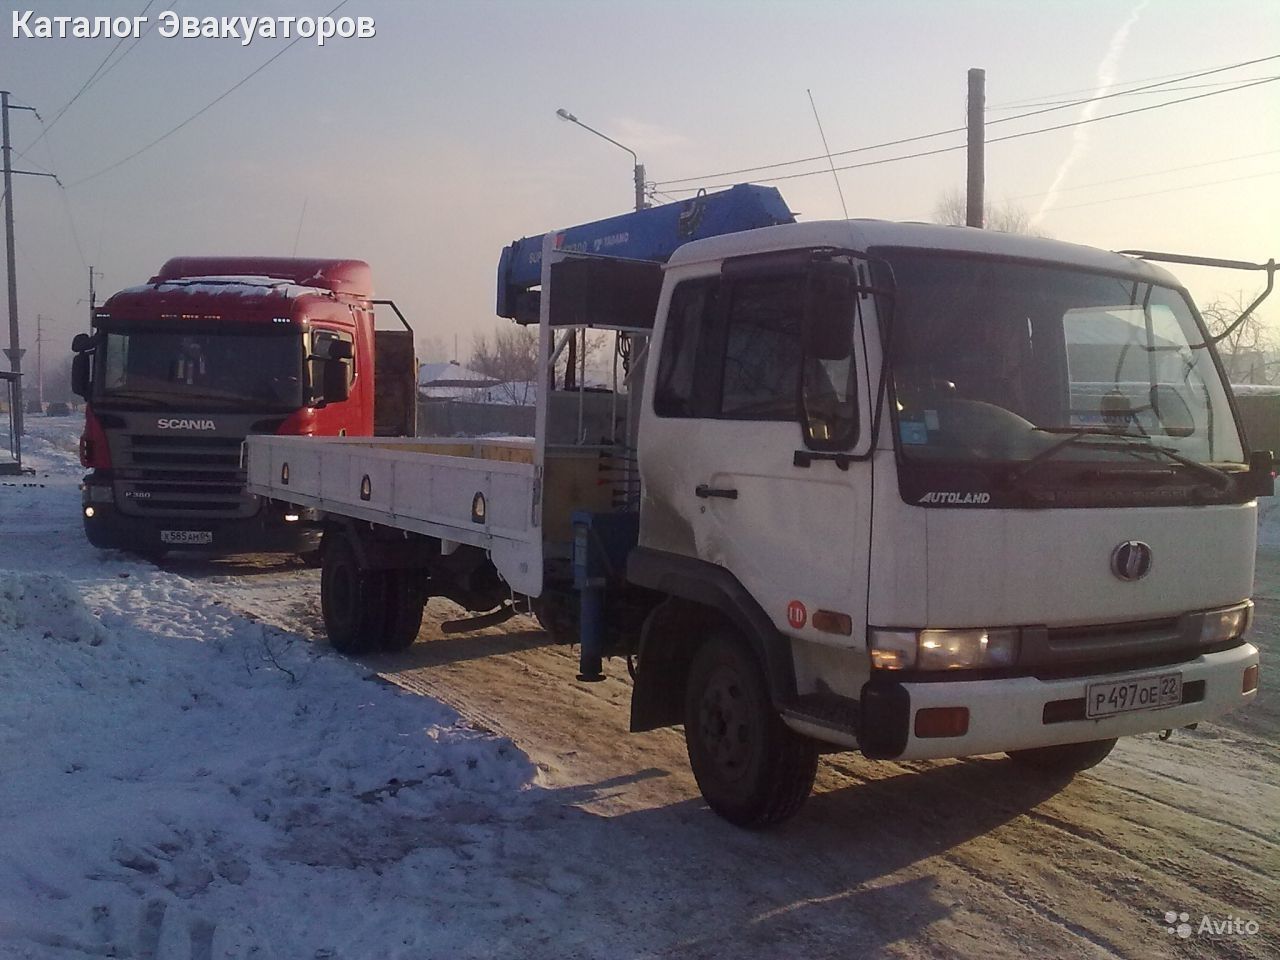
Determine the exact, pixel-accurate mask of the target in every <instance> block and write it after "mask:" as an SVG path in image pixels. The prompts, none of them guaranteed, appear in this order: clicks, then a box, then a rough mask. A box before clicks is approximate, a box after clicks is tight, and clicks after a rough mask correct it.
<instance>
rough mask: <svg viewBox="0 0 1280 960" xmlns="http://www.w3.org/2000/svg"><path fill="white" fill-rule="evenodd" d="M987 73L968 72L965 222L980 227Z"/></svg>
mask: <svg viewBox="0 0 1280 960" xmlns="http://www.w3.org/2000/svg"><path fill="white" fill-rule="evenodd" d="M986 85H987V72H986V71H985V70H980V69H978V68H977V67H974V68H972V69H971V70H970V71H969V186H968V190H967V191H966V193H965V196H966V202H965V221H964V222H965V223H966V224H968V225H969V226H971V227H981V226H983V225H984V224H983V209H982V208H983V203H984V197H983V191H984V189H985V186H986V157H985V154H984V148H985V146H986V143H985V140H986V129H985V127H984V124H983V120H984V116H985V114H986V108H987V92H986Z"/></svg>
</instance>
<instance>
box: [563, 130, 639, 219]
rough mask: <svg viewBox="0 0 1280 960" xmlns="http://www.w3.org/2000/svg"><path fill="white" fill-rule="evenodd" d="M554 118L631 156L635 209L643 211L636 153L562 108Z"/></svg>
mask: <svg viewBox="0 0 1280 960" xmlns="http://www.w3.org/2000/svg"><path fill="white" fill-rule="evenodd" d="M556 116H557V117H559V118H560V119H561V120H568V121H569V122H570V123H576V124H577V125H578V126H580V127H581V128H582V129H583V130H589V131H590V132H591V133H594V134H595V135H596V136H597V137H600V138H601V139H602V140H608V141H609V142H610V143H612V144H613V145H614V146H615V147H622V149H623V150H625V151H627V153H629V154H631V162H632V163H633V164H634V165H635V178H636V209H637V210H643V209H644V207H645V203H644V164H643V163H641V162H640V159H639V158H638V157H637V156H636V152H635V151H634V150H632V149H631V148H630V147H625V146H623V145H622V144H620V143H619V142H618V141H617V140H615V139H613V137H608V136H605V135H604V134H603V133H601V132H600V131H599V130H596V129H595V128H594V127H588V126H587V125H586V124H585V123H583V122H582V121H581V120H579V119H578V118H577V117H575V116H574V115H573V114H572V113H570V112H569V111H568V110H566V109H565V108H564V107H561V108H560V109H559V110H557V111H556Z"/></svg>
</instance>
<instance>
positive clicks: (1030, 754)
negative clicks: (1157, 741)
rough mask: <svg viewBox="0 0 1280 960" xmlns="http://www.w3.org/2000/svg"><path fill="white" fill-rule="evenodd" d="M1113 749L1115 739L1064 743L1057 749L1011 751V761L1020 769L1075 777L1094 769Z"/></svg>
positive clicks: (1042, 748) (1009, 754) (1041, 748)
mask: <svg viewBox="0 0 1280 960" xmlns="http://www.w3.org/2000/svg"><path fill="white" fill-rule="evenodd" d="M1115 745H1116V738H1115V737H1112V738H1111V739H1110V740H1090V741H1088V742H1086V743H1064V744H1061V745H1060V746H1056V747H1036V748H1034V749H1031V750H1010V751H1009V752H1008V754H1007V756H1008V757H1009V759H1010V760H1012V761H1013V762H1014V763H1016V764H1018V765H1019V766H1022V767H1026V768H1028V769H1030V770H1036V771H1039V772H1040V773H1049V774H1055V775H1059V776H1074V775H1075V774H1077V773H1080V772H1082V771H1084V770H1088V769H1089V768H1090V767H1096V766H1097V765H1098V764H1100V763H1101V762H1102V761H1103V760H1105V759H1107V755H1108V754H1110V753H1111V748H1112V747H1114V746H1115Z"/></svg>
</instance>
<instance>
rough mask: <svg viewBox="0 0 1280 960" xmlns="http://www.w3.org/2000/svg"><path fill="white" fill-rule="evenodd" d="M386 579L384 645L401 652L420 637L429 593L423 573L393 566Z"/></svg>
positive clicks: (390, 649)
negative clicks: (424, 582)
mask: <svg viewBox="0 0 1280 960" xmlns="http://www.w3.org/2000/svg"><path fill="white" fill-rule="evenodd" d="M386 579H387V608H386V618H387V619H386V628H385V630H384V632H383V635H382V649H383V650H385V651H386V652H387V653H399V652H400V651H402V650H408V649H409V648H410V647H411V646H413V642H414V641H415V640H417V639H418V632H419V631H420V630H421V629H422V610H423V607H425V606H426V602H427V597H426V594H425V593H424V592H423V589H422V577H421V575H420V574H418V573H417V572H416V571H413V570H393V571H391V572H390V573H388V574H386Z"/></svg>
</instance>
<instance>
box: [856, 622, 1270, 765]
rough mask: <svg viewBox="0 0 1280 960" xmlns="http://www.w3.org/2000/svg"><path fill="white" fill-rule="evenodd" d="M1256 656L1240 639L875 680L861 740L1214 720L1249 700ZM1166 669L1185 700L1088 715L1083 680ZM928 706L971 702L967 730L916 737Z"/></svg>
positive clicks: (1002, 736)
mask: <svg viewBox="0 0 1280 960" xmlns="http://www.w3.org/2000/svg"><path fill="white" fill-rule="evenodd" d="M1257 664H1258V649H1257V648H1256V647H1255V646H1253V644H1251V643H1243V644H1240V645H1239V646H1236V647H1233V648H1231V649H1230V650H1223V651H1220V652H1217V653H1206V654H1201V655H1200V656H1198V657H1196V658H1194V659H1192V660H1188V661H1185V662H1183V663H1180V664H1172V665H1169V666H1163V667H1146V668H1141V669H1136V670H1126V671H1122V672H1117V673H1108V674H1105V675H1101V676H1092V677H1072V678H1070V679H1062V680H1041V679H1038V678H1036V677H1009V678H1004V679H999V680H954V681H946V680H942V681H936V682H921V683H910V682H908V683H902V682H896V681H890V680H885V681H875V682H873V683H871V684H868V685H867V687H866V688H864V691H863V697H862V718H861V723H860V729H859V742H860V745H861V748H862V751H863V753H865V754H866V755H867V756H869V757H875V758H878V759H899V760H925V759H939V758H943V757H966V756H972V755H975V754H984V753H1002V752H1004V751H1007V750H1026V749H1030V748H1034V747H1048V746H1055V745H1057V744H1064V743H1084V742H1085V741H1089V740H1104V739H1110V738H1111V737H1126V736H1133V735H1135V734H1139V733H1151V732H1153V731H1157V730H1165V729H1170V728H1173V727H1185V726H1187V725H1188V724H1192V723H1201V722H1203V721H1206V720H1212V719H1214V718H1215V717H1219V716H1221V715H1222V714H1224V713H1227V712H1229V711H1231V710H1234V709H1236V708H1237V707H1242V706H1244V705H1245V704H1247V703H1249V702H1250V701H1252V700H1253V699H1254V698H1255V697H1256V696H1257V690H1256V689H1255V690H1252V691H1250V692H1249V693H1243V692H1242V681H1243V677H1244V672H1245V670H1246V669H1247V668H1249V667H1250V666H1256V665H1257ZM1166 673H1180V674H1181V675H1182V689H1183V702H1182V703H1181V704H1176V705H1173V706H1168V707H1162V708H1160V709H1156V710H1142V711H1135V712H1132V713H1122V714H1118V715H1116V716H1112V717H1105V718H1100V719H1096V720H1089V719H1085V718H1084V696H1085V688H1086V687H1087V686H1088V685H1089V684H1090V683H1096V682H1100V681H1101V682H1110V681H1121V680H1126V679H1132V678H1137V677H1145V676H1151V675H1153V674H1166ZM1193 698H1194V699H1193ZM930 707H967V708H968V710H969V724H968V730H967V732H965V733H964V734H963V735H961V736H954V737H927V738H921V737H917V736H916V735H915V718H916V714H917V713H918V712H919V711H920V710H922V709H926V708H930Z"/></svg>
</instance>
